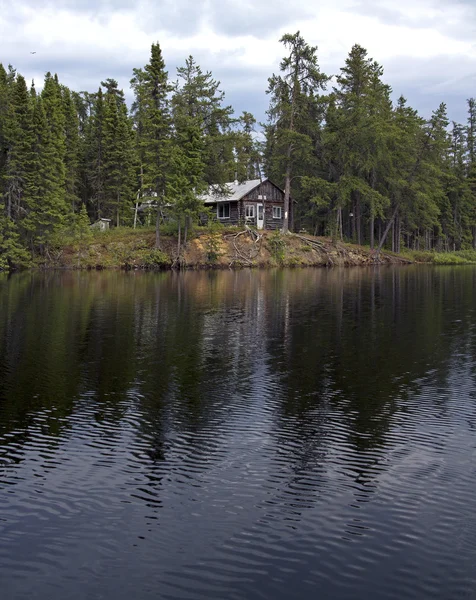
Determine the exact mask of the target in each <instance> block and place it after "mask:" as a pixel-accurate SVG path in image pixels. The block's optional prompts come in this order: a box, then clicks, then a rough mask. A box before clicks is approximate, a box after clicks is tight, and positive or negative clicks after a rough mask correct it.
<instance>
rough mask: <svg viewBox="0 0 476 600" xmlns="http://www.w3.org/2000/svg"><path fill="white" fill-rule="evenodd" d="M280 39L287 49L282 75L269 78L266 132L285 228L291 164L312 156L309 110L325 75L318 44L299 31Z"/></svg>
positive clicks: (282, 62)
mask: <svg viewBox="0 0 476 600" xmlns="http://www.w3.org/2000/svg"><path fill="white" fill-rule="evenodd" d="M280 41H281V42H282V43H283V44H284V46H285V47H286V48H287V49H289V53H288V55H287V56H286V57H285V58H283V60H282V61H281V64H280V71H281V73H282V75H273V76H272V77H270V78H269V80H268V83H269V86H268V90H267V93H268V94H270V96H271V101H270V108H269V110H268V116H269V124H268V128H267V133H268V136H272V137H273V139H274V155H275V156H276V155H278V156H279V157H280V161H279V167H278V169H276V167H275V169H274V170H275V171H276V170H279V171H281V174H282V175H283V179H284V223H283V231H284V232H287V231H288V229H289V201H290V195H291V180H292V176H293V173H294V168H295V166H296V164H297V163H300V164H301V165H304V164H306V163H309V162H310V160H311V157H312V138H311V137H310V135H309V129H310V123H309V114H312V113H313V112H314V109H315V108H316V103H318V97H319V92H320V91H321V90H322V89H324V88H325V85H326V83H327V81H328V77H327V76H326V75H324V74H323V73H321V72H320V70H319V65H318V63H317V55H316V53H317V48H316V47H313V46H309V44H307V43H306V41H305V40H304V38H303V37H302V36H301V35H300V33H299V31H298V32H297V33H295V34H293V35H291V34H286V35H284V36H283V37H282V38H281V40H280ZM279 180H281V177H280V178H279Z"/></svg>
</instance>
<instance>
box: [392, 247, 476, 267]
mask: <svg viewBox="0 0 476 600" xmlns="http://www.w3.org/2000/svg"><path fill="white" fill-rule="evenodd" d="M401 256H403V257H405V258H408V259H409V260H411V261H412V262H416V263H428V264H434V265H476V250H459V251H456V252H429V251H421V250H413V251H410V250H405V251H404V252H403V253H402V255H401Z"/></svg>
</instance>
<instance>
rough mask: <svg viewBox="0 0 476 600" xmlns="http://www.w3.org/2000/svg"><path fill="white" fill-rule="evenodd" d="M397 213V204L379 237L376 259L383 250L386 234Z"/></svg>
mask: <svg viewBox="0 0 476 600" xmlns="http://www.w3.org/2000/svg"><path fill="white" fill-rule="evenodd" d="M397 212H398V202H397V204H396V205H395V210H394V211H393V214H392V216H391V218H390V221H389V222H388V223H387V227H385V229H384V232H383V235H382V236H381V238H380V241H379V243H378V246H377V257H378V255H379V254H380V252H381V250H382V248H383V245H384V244H385V240H386V239H387V235H388V232H389V231H390V227H392V225H393V222H394V220H395V217H396V216H397Z"/></svg>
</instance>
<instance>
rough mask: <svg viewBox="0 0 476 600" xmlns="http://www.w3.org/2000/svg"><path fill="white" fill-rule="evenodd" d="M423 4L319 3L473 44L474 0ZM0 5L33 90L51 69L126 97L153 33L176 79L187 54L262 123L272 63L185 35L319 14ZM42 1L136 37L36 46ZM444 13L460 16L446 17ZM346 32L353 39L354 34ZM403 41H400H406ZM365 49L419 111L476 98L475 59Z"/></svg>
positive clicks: (95, 2)
mask: <svg viewBox="0 0 476 600" xmlns="http://www.w3.org/2000/svg"><path fill="white" fill-rule="evenodd" d="M403 1H405V0H403ZM415 1H416V0H415ZM427 2H428V3H431V6H432V10H431V11H430V13H429V14H428V16H427V17H425V18H424V17H422V16H421V14H420V15H419V17H418V18H416V16H415V15H416V14H417V13H413V12H412V11H404V10H398V9H396V8H394V7H395V4H394V3H390V2H389V3H388V4H387V7H385V5H384V2H381V1H380V0H360V1H358V2H356V3H353V4H351V3H350V2H347V0H335V2H334V3H332V2H330V1H327V0H323V4H324V5H325V6H326V7H327V8H332V7H333V5H334V4H335V5H339V4H341V5H342V10H345V11H346V12H347V13H353V14H356V15H361V16H371V17H374V18H376V19H378V21H380V22H381V23H382V24H391V25H394V26H402V27H406V28H412V29H417V28H425V29H434V30H436V31H438V32H439V33H440V34H444V35H445V36H447V37H448V38H450V39H453V40H455V41H464V40H476V0H427ZM2 4H4V5H5V6H3V8H2V10H0V37H1V38H2V40H3V44H2V46H1V53H2V54H1V55H0V60H1V61H2V62H4V63H6V64H8V63H9V62H10V63H12V64H14V66H16V67H17V69H18V71H19V72H21V73H22V74H24V75H25V76H26V77H27V78H28V79H31V78H32V77H34V78H35V80H36V82H37V85H38V87H40V85H41V80H42V79H43V75H44V72H45V71H48V70H50V71H53V72H57V73H58V75H59V77H60V80H61V81H62V82H64V83H65V84H66V85H68V86H70V87H71V88H73V89H76V90H88V91H94V90H96V89H97V87H98V85H99V83H100V81H101V80H102V79H105V78H107V77H114V78H115V79H117V80H118V81H119V84H120V85H121V86H122V87H124V89H125V91H126V94H127V95H128V97H129V99H130V91H129V89H128V88H129V80H130V78H131V75H132V69H133V68H134V67H141V66H143V65H144V64H145V63H146V62H147V60H148V52H147V50H146V47H147V45H149V44H150V43H152V42H154V41H157V38H159V39H158V41H159V42H160V43H161V45H162V49H163V52H164V56H165V59H166V62H167V67H168V70H169V74H170V77H171V78H172V79H174V78H175V69H176V67H177V66H179V65H182V64H183V63H184V60H185V58H186V57H187V56H188V55H189V54H192V55H193V56H194V57H195V58H196V59H197V61H198V63H199V64H200V65H201V66H202V68H203V69H204V70H210V71H212V72H213V75H214V77H215V78H216V79H219V80H220V81H221V83H222V88H223V90H224V91H225V92H226V94H227V96H226V98H227V101H228V102H229V103H231V104H232V105H233V106H234V107H235V109H236V111H237V113H240V112H241V111H242V110H249V111H250V112H253V113H255V115H256V117H257V118H258V119H259V120H264V118H265V111H266V108H267V105H268V100H269V98H268V97H267V96H266V94H265V91H266V88H267V79H268V77H269V76H270V75H271V74H272V72H273V70H276V68H277V66H276V61H275V63H274V64H271V63H270V64H269V65H264V66H263V64H262V61H257V62H259V65H252V64H251V65H249V66H246V61H243V60H242V58H243V54H244V52H245V50H246V49H247V48H246V44H247V41H243V42H241V41H240V44H242V45H241V47H240V45H239V44H238V45H237V44H234V45H233V44H230V48H228V49H223V48H214V47H213V45H212V42H210V46H209V47H204V46H203V42H202V43H201V44H197V45H196V47H194V44H196V42H195V41H194V39H193V38H191V36H193V35H194V34H198V33H199V32H200V31H202V28H203V26H204V25H206V26H207V27H208V28H209V29H210V30H211V31H213V32H214V33H215V34H219V35H222V36H225V37H227V38H231V39H232V40H236V38H237V37H238V36H246V39H250V40H253V39H256V40H261V41H262V40H267V41H269V42H270V43H271V42H276V41H277V39H278V38H279V37H280V33H281V31H282V30H283V29H288V30H289V31H295V29H297V27H298V21H299V22H300V23H303V22H305V21H306V20H308V19H312V18H314V19H315V18H316V16H317V15H320V13H319V12H318V9H319V8H320V7H321V4H322V3H320V5H319V7H317V5H315V4H314V3H312V2H304V1H301V0H296V1H295V2H294V3H292V2H290V1H289V0H268V1H267V0H255V1H253V2H251V1H249V0H244V1H243V0H242V1H240V2H238V0H160V2H157V0H156V1H154V0H139V2H138V3H137V4H135V5H132V4H131V2H130V0H50V1H49V3H48V4H45V3H40V6H39V3H38V2H37V0H17V1H16V2H15V4H9V5H8V6H7V5H6V2H2V0H0V5H2ZM45 6H48V7H49V8H50V9H51V10H52V11H60V10H62V11H69V12H71V13H74V14H75V15H77V16H78V19H79V18H80V17H84V16H85V15H87V16H88V17H90V18H92V19H93V20H94V22H99V23H102V24H103V25H105V27H104V34H105V36H107V34H108V33H109V20H110V18H111V16H114V15H122V16H124V17H125V18H126V21H127V19H130V21H131V24H136V23H138V24H139V30H137V29H135V28H134V29H133V31H134V33H133V35H134V36H140V39H139V40H137V38H136V39H134V40H128V39H124V46H123V48H124V49H123V51H118V49H117V48H118V46H117V44H115V45H114V46H111V48H109V47H108V45H107V43H105V44H104V43H103V44H99V42H100V41H101V40H98V45H97V47H95V45H94V40H91V39H90V40H89V41H84V43H82V44H81V43H79V42H76V43H75V44H70V45H69V44H68V43H67V41H66V42H62V43H61V44H59V43H53V42H50V41H49V40H48V39H47V38H46V39H45V40H44V41H43V42H42V43H43V45H41V43H39V42H38V40H36V39H34V38H32V37H31V34H29V37H26V34H25V33H24V25H25V23H26V21H25V19H27V18H29V19H31V18H33V17H32V15H34V13H35V11H37V10H40V9H41V10H42V9H44V7H45ZM25 7H27V8H29V9H30V14H28V12H26V13H25V12H24V11H23V10H22V9H23V8H25ZM321 8H322V7H321ZM433 9H434V10H433ZM448 11H450V13H451V14H455V15H456V16H458V15H460V17H459V18H455V19H453V21H449V20H448V19H447V12H448ZM458 11H459V12H458ZM25 15H26V16H25ZM463 17H464V18H463ZM319 18H320V16H319ZM326 26H327V27H328V28H329V29H334V28H335V31H336V38H339V35H340V34H339V32H340V30H339V23H338V22H335V23H328V24H326ZM111 35H112V34H111ZM167 35H170V36H173V37H174V38H175V39H176V40H177V39H179V40H183V45H182V46H181V47H180V44H179V47H177V43H175V44H174V45H173V46H172V47H170V48H169V47H167ZM316 35H317V34H316ZM350 35H354V32H352V33H351V34H350ZM355 35H358V36H359V38H360V39H359V41H360V43H362V44H363V45H366V41H365V38H366V36H368V35H369V33H368V32H365V31H355ZM164 36H165V37H164ZM40 38H41V32H39V36H38V39H40ZM161 38H162V39H161ZM105 39H107V37H106V38H105ZM131 41H132V42H134V43H130V42H131ZM310 41H311V42H312V43H316V42H317V43H318V44H319V50H320V52H319V55H320V61H321V68H322V70H323V71H324V72H326V73H329V74H332V73H334V74H335V73H338V71H339V69H340V67H341V66H342V64H343V62H344V60H345V52H344V51H339V50H338V49H337V48H336V47H333V48H331V49H330V50H329V51H327V54H326V53H325V52H326V48H325V45H324V44H323V43H322V42H320V40H319V39H317V40H315V41H314V40H310ZM355 41H357V40H355V39H349V40H347V38H345V39H341V38H339V44H340V46H341V47H347V51H348V50H350V48H351V46H352V44H353V43H354V42H355ZM136 42H141V43H140V44H138V43H136ZM404 47H405V39H403V38H402V48H404ZM30 50H37V54H36V55H30V54H29V52H30ZM321 53H322V55H321ZM371 54H372V56H373V57H374V58H375V59H376V60H377V61H379V62H381V63H382V64H383V66H384V67H385V79H386V81H387V82H388V83H390V84H391V85H392V87H393V89H394V94H395V97H398V95H399V94H400V93H403V94H404V95H406V96H407V97H408V100H409V102H410V104H411V105H412V106H415V107H416V108H418V109H419V110H420V112H421V113H422V114H424V115H428V114H429V113H430V112H431V110H432V109H434V108H436V107H437V106H438V104H439V102H441V101H445V102H447V104H448V109H449V114H450V118H452V119H455V120H460V121H463V120H465V118H466V112H465V111H466V106H465V101H466V98H467V97H469V96H471V95H474V96H476V77H475V75H476V59H475V58H474V56H473V57H470V56H456V55H453V56H446V55H445V54H444V48H440V49H438V53H435V55H434V56H433V57H431V58H427V59H418V58H412V57H402V56H395V57H393V58H390V59H386V60H382V59H381V58H379V56H378V47H377V48H374V49H373V50H372V52H371ZM322 56H325V59H323V58H322ZM257 58H259V57H257ZM248 62H249V61H248ZM230 65H231V66H230Z"/></svg>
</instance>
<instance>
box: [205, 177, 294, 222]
mask: <svg viewBox="0 0 476 600" xmlns="http://www.w3.org/2000/svg"><path fill="white" fill-rule="evenodd" d="M223 187H225V189H226V190H227V191H228V193H227V194H220V192H219V191H217V190H218V186H211V187H210V190H209V193H208V194H206V195H205V196H203V202H204V204H205V206H207V207H211V208H212V210H213V211H214V212H215V214H216V219H217V221H219V222H220V223H222V224H223V225H243V224H248V225H253V226H255V227H256V228H257V229H281V228H282V227H283V221H284V191H283V190H282V189H281V188H279V187H278V186H277V185H276V184H274V183H273V182H272V181H270V180H269V179H263V180H261V179H252V180H250V181H243V182H242V183H239V182H238V181H234V182H232V183H227V184H225V186H222V188H223ZM292 204H293V203H292V200H291V199H290V201H289V228H290V229H291V224H292Z"/></svg>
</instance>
